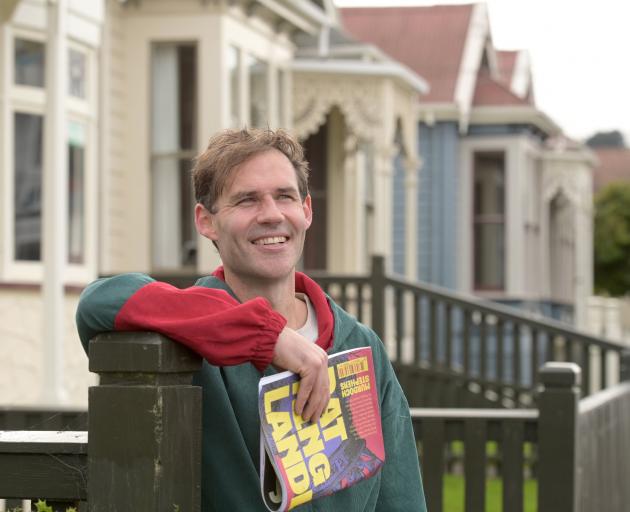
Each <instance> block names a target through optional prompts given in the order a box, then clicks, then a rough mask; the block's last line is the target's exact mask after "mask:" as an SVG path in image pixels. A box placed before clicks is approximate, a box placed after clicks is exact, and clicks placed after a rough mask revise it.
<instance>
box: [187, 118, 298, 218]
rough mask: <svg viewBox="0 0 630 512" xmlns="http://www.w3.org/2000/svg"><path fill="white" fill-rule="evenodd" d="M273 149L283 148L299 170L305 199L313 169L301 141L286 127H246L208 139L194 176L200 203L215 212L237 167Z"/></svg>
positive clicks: (281, 149) (197, 162) (284, 153)
mask: <svg viewBox="0 0 630 512" xmlns="http://www.w3.org/2000/svg"><path fill="white" fill-rule="evenodd" d="M270 149H276V150H278V151H280V152H281V153H282V154H283V155H285V156H286V157H287V158H288V159H289V161H290V162H291V165H293V169H294V170H295V176H296V178H297V182H298V189H299V192H300V196H301V198H302V200H304V199H305V198H306V196H307V194H308V172H309V169H308V162H307V161H306V160H305V159H304V150H303V149H302V146H301V145H300V143H299V142H298V141H297V140H296V139H295V138H294V137H293V136H292V135H290V134H289V133H288V132H286V131H285V130H282V129H279V130H271V129H258V128H243V129H242V130H224V131H222V132H219V133H217V134H215V135H213V136H212V137H210V140H209V141H208V147H207V148H206V149H205V151H204V152H203V153H201V154H200V155H199V156H197V158H196V159H195V165H194V167H193V170H192V179H193V186H194V188H195V199H196V200H197V202H198V203H201V204H202V205H203V206H204V207H205V208H206V209H207V210H208V211H210V212H212V209H213V208H214V204H215V202H216V201H217V199H218V198H219V197H220V196H221V193H222V192H223V190H224V189H225V187H226V186H227V185H228V182H229V180H230V178H231V177H232V175H233V171H234V169H235V168H236V167H238V166H239V165H240V164H242V163H244V162H246V161H247V160H249V159H250V158H252V157H253V156H256V155H258V154H260V153H264V152H265V151H269V150H270Z"/></svg>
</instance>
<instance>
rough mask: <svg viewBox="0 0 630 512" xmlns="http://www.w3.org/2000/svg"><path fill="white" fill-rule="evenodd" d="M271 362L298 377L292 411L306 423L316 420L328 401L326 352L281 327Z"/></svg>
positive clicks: (292, 331)
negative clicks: (295, 398) (298, 386)
mask: <svg viewBox="0 0 630 512" xmlns="http://www.w3.org/2000/svg"><path fill="white" fill-rule="evenodd" d="M271 363H272V364H273V365H274V366H276V367H278V368H282V369H283V370H291V371H292V372H293V373H297V374H298V375H299V376H300V379H301V380H300V390H299V391H298V395H297V400H296V401H295V412H296V413H297V414H299V415H301V416H302V418H303V419H305V420H307V421H309V420H310V421H313V422H315V421H317V420H319V418H320V416H321V415H322V413H323V412H324V410H325V409H326V406H327V405H328V400H329V399H330V388H329V381H328V355H327V354H326V352H325V351H324V350H323V349H322V348H321V347H319V346H317V345H316V344H315V343H313V342H312V341H308V340H307V339H306V338H305V337H304V336H301V335H299V334H298V333H297V332H295V331H294V330H293V329H290V328H288V327H285V328H284V329H282V331H280V334H279V335H278V341H276V347H275V349H274V352H273V359H272V360H271Z"/></svg>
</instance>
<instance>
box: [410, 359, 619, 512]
mask: <svg viewBox="0 0 630 512" xmlns="http://www.w3.org/2000/svg"><path fill="white" fill-rule="evenodd" d="M624 361H625V364H627V363H630V357H629V356H628V355H624ZM623 377H630V376H629V375H627V374H624V375H623ZM580 378H581V372H580V369H579V367H578V366H577V365H575V364H574V363H547V364H546V365H545V366H544V367H543V368H542V370H541V371H540V382H541V387H540V392H539V396H538V400H537V403H538V408H537V409H520V410H497V409H412V410H411V415H412V419H413V422H414V430H415V433H416V438H417V440H418V442H419V446H420V448H419V449H420V453H421V460H422V467H423V469H424V471H423V479H424V487H425V493H426V496H427V504H428V508H429V510H431V511H432V512H442V511H443V510H446V509H445V507H444V500H443V497H444V496H443V493H444V489H445V487H444V476H445V474H446V460H447V451H448V449H449V447H450V446H451V445H452V443H453V442H459V443H461V444H463V466H464V467H463V473H462V478H463V481H464V485H465V492H464V504H463V509H464V510H466V511H479V510H485V507H486V499H487V491H486V489H487V488H486V475H487V468H488V464H487V449H488V443H489V442H494V443H496V446H497V453H498V456H497V457H498V459H499V460H498V476H499V477H500V478H501V480H502V486H501V488H502V496H501V501H502V510H506V511H507V510H509V511H510V512H522V511H523V510H524V503H525V500H524V467H525V459H524V451H525V445H526V444H529V445H530V449H532V450H534V451H535V453H536V457H537V461H536V470H535V476H536V480H537V483H538V493H537V499H536V510H538V511H539V512H551V511H553V512H578V511H579V512H586V511H592V510H606V511H607V512H622V511H624V510H627V507H628V503H630V486H628V481H627V478H628V475H629V474H630V442H629V441H628V440H629V439H630V381H626V382H623V383H621V384H618V385H616V386H614V387H612V388H610V389H608V390H604V391H600V392H598V393H597V394H595V395H593V396H592V397H589V398H585V399H582V401H581V402H580V401H579V396H580V392H581V391H580Z"/></svg>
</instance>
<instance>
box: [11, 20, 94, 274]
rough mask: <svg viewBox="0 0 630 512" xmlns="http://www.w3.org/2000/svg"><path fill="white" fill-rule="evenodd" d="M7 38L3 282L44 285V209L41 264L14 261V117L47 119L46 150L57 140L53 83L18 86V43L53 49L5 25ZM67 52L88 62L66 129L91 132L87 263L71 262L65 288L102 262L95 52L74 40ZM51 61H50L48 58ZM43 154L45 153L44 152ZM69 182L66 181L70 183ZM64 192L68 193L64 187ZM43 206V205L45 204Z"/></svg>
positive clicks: (69, 100)
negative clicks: (74, 125) (52, 123)
mask: <svg viewBox="0 0 630 512" xmlns="http://www.w3.org/2000/svg"><path fill="white" fill-rule="evenodd" d="M5 27H6V30H5V31H4V34H3V37H4V41H5V43H6V44H5V45H3V46H4V48H5V53H4V64H3V68H2V69H6V70H7V71H8V72H7V73H5V78H4V82H3V84H4V86H3V87H4V93H5V94H4V96H3V98H2V106H3V108H2V109H0V110H1V111H2V117H1V118H0V126H4V127H5V129H4V130H0V131H4V136H3V138H2V145H3V147H4V148H5V150H4V151H0V155H3V157H2V164H3V167H4V168H5V169H6V170H7V172H5V173H3V175H2V186H0V194H2V195H1V197H2V198H3V200H2V201H1V202H2V204H3V207H2V210H1V211H0V221H1V222H2V229H0V236H1V237H2V238H1V240H2V241H3V243H2V244H1V245H2V254H1V255H0V280H3V281H11V282H19V283H28V284H40V283H42V280H43V278H44V276H45V273H44V270H43V262H42V261H43V238H44V232H45V230H44V220H45V217H46V216H45V214H44V211H43V210H42V228H41V230H42V235H41V236H42V253H41V258H42V261H38V262H31V261H20V260H15V259H14V250H15V248H14V245H15V239H14V230H15V224H14V222H15V220H14V216H15V213H14V190H15V189H14V186H15V184H14V179H15V176H14V155H13V140H14V133H13V130H14V126H13V125H14V116H15V113H25V114H34V115H40V116H42V119H43V123H44V145H46V144H47V142H46V141H47V140H49V138H50V137H52V134H51V133H49V132H51V130H47V129H46V127H47V121H46V114H47V112H46V109H47V105H48V94H49V90H50V89H49V88H50V84H49V83H48V79H46V82H45V84H44V85H45V87H43V88H38V87H29V86H22V85H15V84H14V59H13V55H14V41H15V39H16V38H23V39H28V40H33V41H39V42H41V43H43V44H45V45H46V44H48V41H47V39H46V36H45V34H44V33H42V32H38V31H35V30H30V29H25V28H15V27H11V26H8V25H6V26H5ZM65 43H66V44H64V47H65V48H66V50H65V51H66V55H65V57H66V58H67V51H68V49H69V48H73V49H75V50H77V51H80V52H82V53H83V54H84V55H85V57H86V98H85V99H80V98H75V97H72V96H69V95H68V92H67V87H65V89H66V90H65V91H63V97H64V100H63V101H62V103H63V106H62V107H61V110H62V112H63V119H64V121H63V122H64V126H67V123H68V122H69V121H70V120H75V121H78V122H80V123H82V124H83V125H84V126H85V128H86V133H87V138H86V144H85V154H84V158H85V164H84V165H85V167H84V180H85V182H84V187H85V189H84V200H85V205H84V216H85V218H84V263H82V264H68V263H66V264H65V265H64V266H65V269H64V271H63V282H64V283H65V284H70V283H73V284H79V285H81V284H85V283H88V282H89V281H91V280H92V279H94V277H95V276H96V274H97V261H96V253H97V251H96V243H97V234H96V219H97V218H98V211H97V198H96V194H97V183H96V180H97V176H98V163H97V160H96V156H97V154H98V144H99V137H98V124H97V123H98V111H97V108H98V105H97V101H96V100H97V98H98V83H97V82H98V80H97V77H98V73H97V64H96V52H95V50H94V49H93V48H92V47H91V46H89V45H85V44H84V43H82V42H76V41H70V40H69V39H68V38H66V39H65ZM47 58H48V57H47ZM65 73H66V75H65V76H64V82H65V83H66V85H67V69H66V71H65ZM42 150H43V151H44V149H43V148H42ZM62 151H63V152H64V154H65V153H66V151H67V140H66V138H64V142H63V149H62ZM42 158H43V159H44V162H43V168H42V194H45V189H44V185H43V182H44V176H45V174H46V173H47V172H48V170H47V169H46V162H45V156H44V153H42ZM63 176H64V177H66V178H67V165H66V169H65V170H64V171H63ZM65 182H66V183H67V179H66V180H65ZM64 190H65V188H64ZM42 207H43V205H42ZM66 212H67V209H66V208H65V207H64V208H63V218H64V220H66V221H67V219H66V216H67V215H66ZM63 253H64V256H66V255H67V244H64V247H63Z"/></svg>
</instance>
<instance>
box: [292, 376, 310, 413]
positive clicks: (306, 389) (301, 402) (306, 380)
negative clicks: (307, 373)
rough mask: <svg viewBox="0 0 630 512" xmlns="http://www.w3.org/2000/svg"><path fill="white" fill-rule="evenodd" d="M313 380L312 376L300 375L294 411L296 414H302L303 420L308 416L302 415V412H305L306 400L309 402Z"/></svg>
mask: <svg viewBox="0 0 630 512" xmlns="http://www.w3.org/2000/svg"><path fill="white" fill-rule="evenodd" d="M313 380H314V379H313V378H312V377H302V380H300V389H299V390H298V394H297V398H296V399H295V412H296V414H299V415H300V416H302V418H304V419H305V420H307V419H308V418H305V417H304V414H305V413H306V411H305V410H304V407H305V406H306V403H307V402H309V403H310V400H311V391H312V389H313V384H314V382H313Z"/></svg>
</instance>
